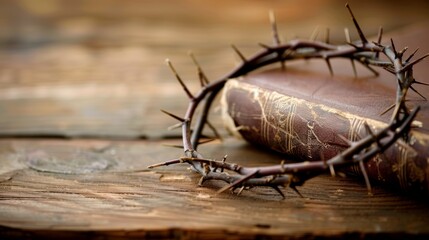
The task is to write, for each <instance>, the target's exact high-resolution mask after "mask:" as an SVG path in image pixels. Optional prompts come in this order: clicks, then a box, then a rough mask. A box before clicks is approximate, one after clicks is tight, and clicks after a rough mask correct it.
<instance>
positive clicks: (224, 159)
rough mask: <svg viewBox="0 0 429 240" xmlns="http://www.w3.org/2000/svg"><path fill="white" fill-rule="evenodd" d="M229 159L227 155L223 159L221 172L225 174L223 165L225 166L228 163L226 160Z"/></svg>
mask: <svg viewBox="0 0 429 240" xmlns="http://www.w3.org/2000/svg"><path fill="white" fill-rule="evenodd" d="M227 157H228V155H225V156H223V159H222V168H221V169H220V172H223V170H224V169H223V164H225V162H226V158H227Z"/></svg>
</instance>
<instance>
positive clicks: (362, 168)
mask: <svg viewBox="0 0 429 240" xmlns="http://www.w3.org/2000/svg"><path fill="white" fill-rule="evenodd" d="M359 167H360V171H361V172H362V175H363V178H364V179H365V184H366V188H367V189H368V195H372V189H371V183H370V181H369V178H368V174H367V173H366V169H365V165H364V164H363V161H359Z"/></svg>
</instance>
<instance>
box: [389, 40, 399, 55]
mask: <svg viewBox="0 0 429 240" xmlns="http://www.w3.org/2000/svg"><path fill="white" fill-rule="evenodd" d="M390 43H391V44H392V48H393V52H394V53H395V58H398V52H396V47H395V43H394V42H393V39H392V38H391V39H390Z"/></svg>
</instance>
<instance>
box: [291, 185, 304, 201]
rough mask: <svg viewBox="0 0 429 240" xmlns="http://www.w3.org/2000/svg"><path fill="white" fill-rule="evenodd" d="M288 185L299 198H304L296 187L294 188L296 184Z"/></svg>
mask: <svg viewBox="0 0 429 240" xmlns="http://www.w3.org/2000/svg"><path fill="white" fill-rule="evenodd" d="M289 187H290V188H292V190H293V191H295V192H296V193H297V194H298V195H299V196H300V197H301V198H304V196H302V194H301V193H300V192H299V191H298V189H296V186H293V185H289Z"/></svg>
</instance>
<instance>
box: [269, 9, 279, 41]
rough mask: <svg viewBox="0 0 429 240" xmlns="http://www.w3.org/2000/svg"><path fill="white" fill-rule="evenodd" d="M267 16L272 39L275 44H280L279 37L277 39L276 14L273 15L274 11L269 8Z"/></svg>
mask: <svg viewBox="0 0 429 240" xmlns="http://www.w3.org/2000/svg"><path fill="white" fill-rule="evenodd" d="M269 17H270V23H271V27H272V31H273V41H274V44H275V45H277V46H278V45H280V39H279V34H278V31H277V22H276V16H275V15H274V11H273V10H270V11H269Z"/></svg>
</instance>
